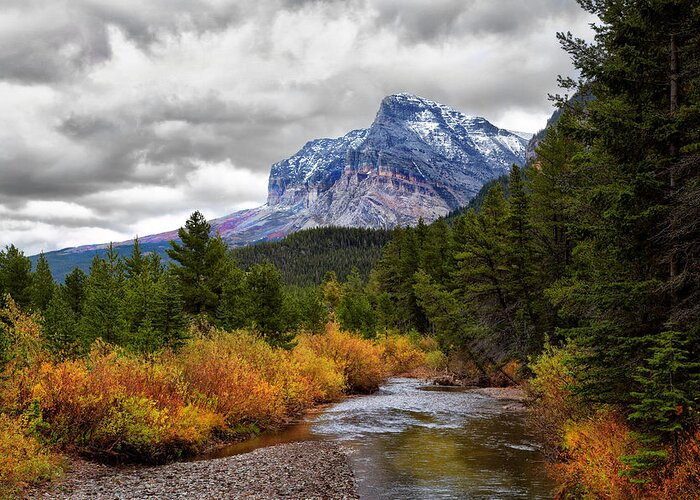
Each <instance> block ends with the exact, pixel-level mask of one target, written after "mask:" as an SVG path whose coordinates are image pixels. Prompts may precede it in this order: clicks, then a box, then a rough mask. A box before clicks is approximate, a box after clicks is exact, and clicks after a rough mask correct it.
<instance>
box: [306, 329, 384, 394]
mask: <svg viewBox="0 0 700 500" xmlns="http://www.w3.org/2000/svg"><path fill="white" fill-rule="evenodd" d="M297 348H301V349H310V350H311V351H313V352H314V353H315V354H316V355H318V356H320V357H325V358H327V359H330V360H332V361H333V363H334V364H335V366H336V367H337V369H338V370H339V371H340V372H341V373H343V375H344V378H345V383H346V387H347V390H349V391H350V392H359V393H366V392H371V391H374V390H376V389H377V388H378V387H379V384H380V383H381V381H382V380H383V378H384V376H385V374H386V372H385V370H384V367H383V361H382V349H381V348H380V347H379V346H377V345H375V344H373V343H372V342H371V341H369V340H366V339H362V338H360V337H358V336H356V335H353V334H350V333H345V332H340V331H338V329H337V328H328V329H327V330H326V333H325V334H323V335H302V336H300V337H299V344H298V347H297Z"/></svg>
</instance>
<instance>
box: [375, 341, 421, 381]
mask: <svg viewBox="0 0 700 500" xmlns="http://www.w3.org/2000/svg"><path fill="white" fill-rule="evenodd" d="M379 346H380V348H381V355H382V360H383V361H384V367H385V369H386V371H387V373H388V374H391V375H398V374H400V373H405V372H408V371H410V370H413V369H414V368H417V367H419V366H421V365H423V364H425V353H424V352H423V351H422V350H421V349H419V348H418V347H417V346H416V345H415V344H414V343H413V342H411V340H410V339H409V338H408V337H406V336H404V335H389V336H387V337H385V338H384V339H382V340H381V341H380V342H379Z"/></svg>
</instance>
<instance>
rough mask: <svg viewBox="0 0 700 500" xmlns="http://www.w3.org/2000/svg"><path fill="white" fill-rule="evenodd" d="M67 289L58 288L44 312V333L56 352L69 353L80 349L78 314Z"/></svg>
mask: <svg viewBox="0 0 700 500" xmlns="http://www.w3.org/2000/svg"><path fill="white" fill-rule="evenodd" d="M66 295H67V294H66V292H65V289H63V288H58V289H57V290H56V291H55V293H54V294H53V296H52V297H51V300H50V301H49V304H48V307H47V308H46V312H44V324H43V329H42V334H43V336H44V339H45V341H46V343H47V345H48V346H49V349H50V350H51V351H52V352H55V353H61V354H69V353H71V352H73V351H75V350H79V349H80V338H79V335H78V332H79V330H78V322H77V315H76V313H75V312H74V311H73V309H72V308H71V306H70V303H69V301H68V300H67V297H66Z"/></svg>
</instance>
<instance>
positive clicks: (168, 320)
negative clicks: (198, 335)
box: [151, 272, 187, 348]
mask: <svg viewBox="0 0 700 500" xmlns="http://www.w3.org/2000/svg"><path fill="white" fill-rule="evenodd" d="M151 275H152V276H154V275H153V273H151ZM155 283H156V290H157V294H156V298H155V301H154V312H153V320H152V323H151V326H152V327H153V328H154V329H155V330H156V331H157V332H158V335H159V338H158V343H159V347H170V348H177V347H179V346H180V345H182V344H183V342H184V341H185V339H186V338H187V335H186V331H185V326H186V323H187V322H186V319H185V314H184V312H183V309H184V304H183V301H182V295H181V294H180V286H179V284H178V282H177V279H176V278H175V276H174V275H173V273H170V272H160V273H159V275H158V277H157V279H156V282H155Z"/></svg>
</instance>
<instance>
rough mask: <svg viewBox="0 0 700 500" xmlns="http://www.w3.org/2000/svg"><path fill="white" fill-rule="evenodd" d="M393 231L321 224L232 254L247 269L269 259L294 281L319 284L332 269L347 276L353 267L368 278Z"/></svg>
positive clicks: (300, 283)
mask: <svg viewBox="0 0 700 500" xmlns="http://www.w3.org/2000/svg"><path fill="white" fill-rule="evenodd" d="M392 234H393V233H392V231H388V230H383V229H361V228H347V227H345V228H344V227H321V228H315V229H307V230H304V231H299V232H297V233H293V234H291V235H289V236H287V237H286V238H284V239H282V240H280V241H275V242H265V243H258V244H256V245H250V246H247V247H241V248H236V249H234V250H233V256H234V258H235V259H236V261H237V262H238V263H239V265H240V266H241V267H242V268H243V269H245V270H248V269H250V268H251V266H253V265H254V264H259V263H260V262H262V261H263V260H267V261H268V262H270V263H272V264H274V265H275V266H276V267H277V268H278V269H279V270H280V272H281V273H282V277H283V279H284V281H285V283H287V284H291V285H298V286H306V285H318V284H320V283H321V280H322V279H323V276H325V274H326V273H327V272H329V271H333V272H335V274H336V276H337V277H338V278H339V279H341V280H345V278H346V277H347V276H348V275H349V274H350V271H352V269H353V268H355V269H357V270H358V271H359V273H360V275H361V276H362V277H363V279H365V280H366V279H367V277H368V276H369V272H370V270H371V269H372V267H373V266H374V265H375V263H376V262H377V260H379V257H381V254H382V248H383V247H384V245H385V244H386V243H387V241H389V240H390V239H391V235H392Z"/></svg>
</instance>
